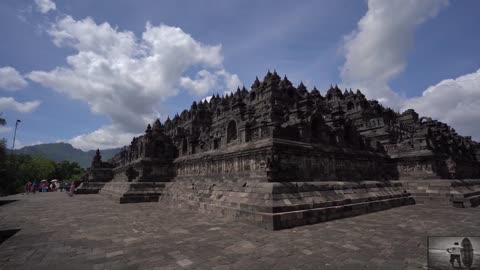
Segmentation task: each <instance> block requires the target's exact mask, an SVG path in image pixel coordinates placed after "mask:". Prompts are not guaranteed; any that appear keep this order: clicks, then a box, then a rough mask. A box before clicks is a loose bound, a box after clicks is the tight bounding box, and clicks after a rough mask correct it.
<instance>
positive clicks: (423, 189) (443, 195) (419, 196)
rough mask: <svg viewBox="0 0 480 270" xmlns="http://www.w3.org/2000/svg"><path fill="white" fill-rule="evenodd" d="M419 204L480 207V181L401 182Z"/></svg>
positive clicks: (438, 180) (432, 180)
mask: <svg viewBox="0 0 480 270" xmlns="http://www.w3.org/2000/svg"><path fill="white" fill-rule="evenodd" d="M399 181H400V182H401V183H402V184H403V186H404V187H405V188H406V189H407V191H408V192H409V193H411V194H412V196H413V197H414V198H415V201H416V202H417V203H418V204H437V205H444V206H452V205H453V206H454V207H462V208H465V207H476V206H479V205H480V179H430V180H399Z"/></svg>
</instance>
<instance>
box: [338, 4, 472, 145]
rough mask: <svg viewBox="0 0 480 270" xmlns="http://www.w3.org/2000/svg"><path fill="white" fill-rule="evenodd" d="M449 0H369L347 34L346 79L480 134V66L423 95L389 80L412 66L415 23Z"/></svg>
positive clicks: (386, 100)
mask: <svg viewBox="0 0 480 270" xmlns="http://www.w3.org/2000/svg"><path fill="white" fill-rule="evenodd" d="M447 5H448V1H447V0H425V1H416V0H394V1H382V0H370V1H368V11H367V13H366V14H365V16H363V18H362V19H361V20H360V21H359V22H358V29H357V30H355V31H354V32H352V33H351V34H350V35H349V36H347V37H346V38H345V44H344V53H345V58H346V61H345V64H344V66H343V67H342V68H341V77H342V80H343V84H345V85H347V86H351V87H355V88H360V89H362V91H363V92H364V93H365V94H366V95H367V97H368V98H372V99H378V100H379V101H381V102H382V103H383V104H384V105H387V106H389V107H392V108H394V109H401V110H406V109H409V108H413V109H415V110H416V111H417V112H418V113H419V114H420V116H428V117H433V118H434V119H438V120H440V121H442V122H445V123H448V124H449V125H451V126H452V127H453V128H455V129H456V130H457V131H458V132H459V133H460V134H461V135H464V136H468V135H472V136H473V137H474V138H475V139H477V140H479V139H480V125H479V123H480V69H479V70H477V71H476V72H473V73H470V74H466V75H463V76H460V77H458V78H455V79H447V80H443V81H441V82H440V83H438V84H436V85H433V86H430V87H429V88H428V89H426V90H425V91H424V92H423V94H422V96H420V97H415V98H410V99H408V98H405V97H401V96H400V95H399V94H398V93H396V92H395V91H394V90H393V89H391V88H390V87H389V85H388V83H389V82H390V81H391V80H392V79H394V78H396V77H397V76H398V75H399V74H400V73H402V72H403V71H404V70H405V68H406V66H407V56H408V53H409V51H410V50H411V49H412V46H413V39H414V33H415V29H416V28H417V27H418V25H419V24H421V23H423V22H425V21H426V20H428V19H429V18H432V17H434V16H435V15H436V14H437V13H438V12H439V11H440V10H441V9H442V8H444V7H445V6H447Z"/></svg>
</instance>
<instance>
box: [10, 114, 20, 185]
mask: <svg viewBox="0 0 480 270" xmlns="http://www.w3.org/2000/svg"><path fill="white" fill-rule="evenodd" d="M20 122H22V121H20V120H18V119H17V122H15V131H14V132H13V145H12V161H13V181H15V183H14V185H16V183H17V166H16V164H15V155H13V151H14V150H15V138H16V137H17V127H18V123H20Z"/></svg>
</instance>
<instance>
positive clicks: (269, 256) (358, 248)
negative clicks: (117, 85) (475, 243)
mask: <svg viewBox="0 0 480 270" xmlns="http://www.w3.org/2000/svg"><path fill="white" fill-rule="evenodd" d="M12 199H17V200H18V201H15V202H13V203H9V204H4V205H1V206H0V230H10V229H20V231H19V232H18V233H17V234H15V235H13V236H12V237H11V238H9V239H7V240H6V241H5V242H3V243H2V244H0V269H69V270H73V269H184V268H188V269H248V270H254V269H426V254H427V250H426V244H427V235H436V236H441V235H445V236H448V235H477V236H478V235H480V233H479V228H480V218H479V217H480V215H479V214H480V208H465V209H458V208H444V207H431V206H429V207H425V206H421V205H412V206H404V207H399V208H394V209H391V210H387V211H382V212H377V213H372V214H366V215H362V216H358V217H353V218H347V219H341V220H335V221H331V222H326V223H320V224H316V225H310V226H303V227H300V228H294V229H287V230H281V231H268V230H264V229H260V228H257V227H254V226H251V225H245V224H241V223H233V222H230V221H227V220H222V219H215V218H211V217H209V216H205V215H201V214H199V213H198V212H192V211H189V210H181V209H175V208H170V207H166V206H164V205H163V204H162V203H139V204H124V205H120V204H116V203H114V202H112V201H110V200H106V199H105V198H104V197H101V196H100V195H77V196H75V197H73V198H71V197H68V196H67V195H66V194H65V193H61V192H56V193H37V194H35V195H16V196H10V197H4V198H1V200H12Z"/></svg>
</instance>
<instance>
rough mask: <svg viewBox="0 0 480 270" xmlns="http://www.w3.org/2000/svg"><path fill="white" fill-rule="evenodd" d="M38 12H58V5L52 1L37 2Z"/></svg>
mask: <svg viewBox="0 0 480 270" xmlns="http://www.w3.org/2000/svg"><path fill="white" fill-rule="evenodd" d="M35 4H36V5H37V9H38V11H40V12H41V13H43V14H46V13H48V12H49V11H50V10H56V9H57V5H55V3H54V2H53V1H51V0H35Z"/></svg>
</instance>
